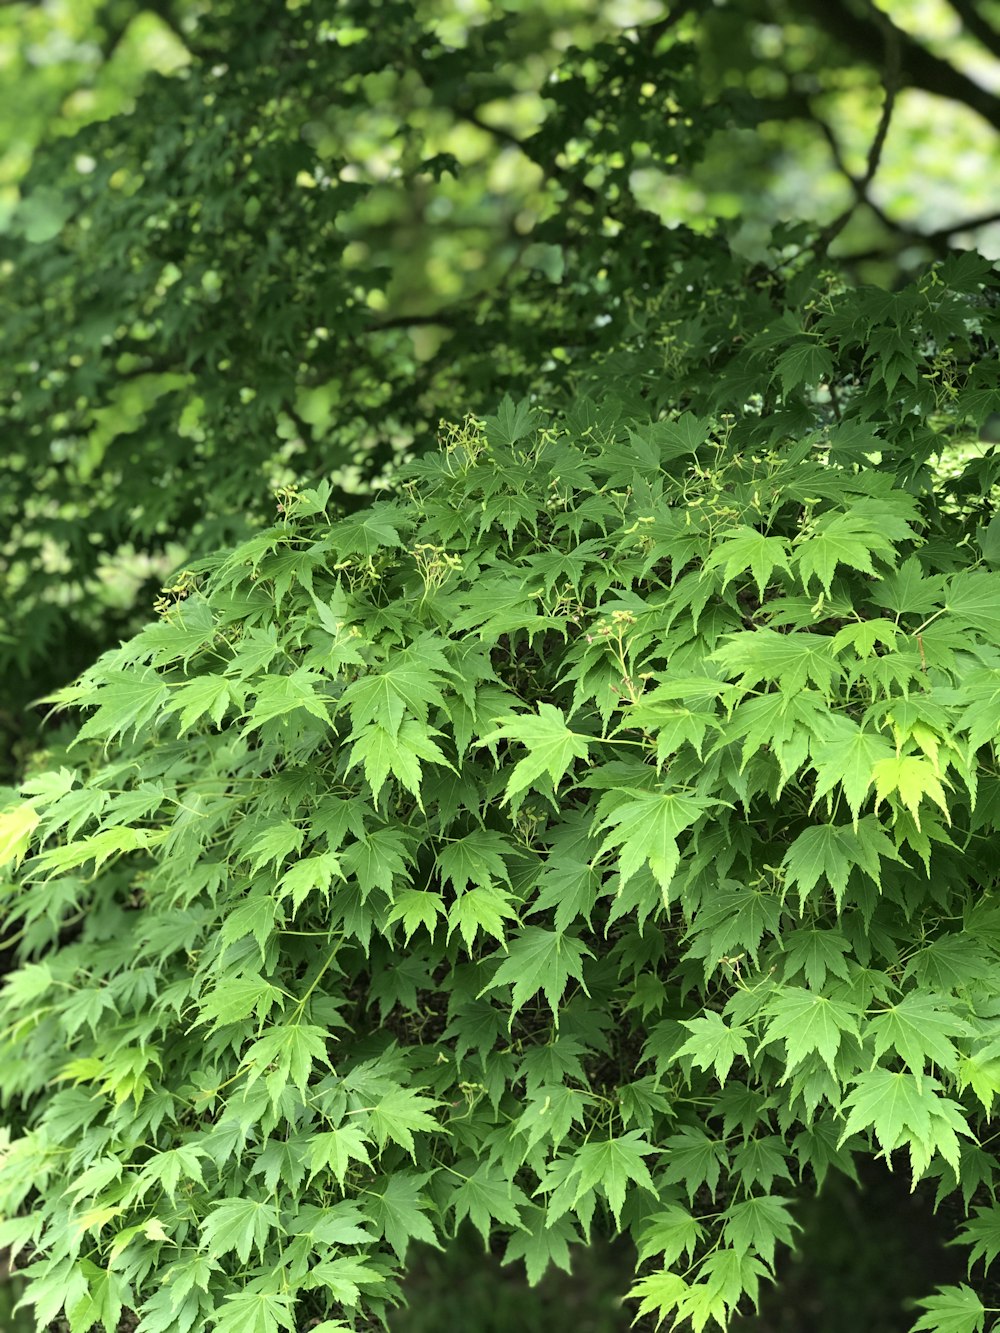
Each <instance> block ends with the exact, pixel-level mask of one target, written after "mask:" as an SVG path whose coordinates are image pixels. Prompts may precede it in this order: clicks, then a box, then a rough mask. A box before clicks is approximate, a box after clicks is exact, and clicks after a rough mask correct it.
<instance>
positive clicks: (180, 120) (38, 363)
mask: <svg viewBox="0 0 1000 1333" xmlns="http://www.w3.org/2000/svg"><path fill="white" fill-rule="evenodd" d="M375 14H376V11H373V10H372V8H371V6H369V5H368V4H360V5H357V6H352V5H350V4H342V5H338V6H336V7H335V8H333V9H332V10H331V9H329V7H327V6H316V7H314V6H310V5H291V6H289V5H286V4H284V3H280V4H279V3H256V4H254V5H251V6H250V7H247V6H245V5H240V6H236V7H233V8H230V7H228V6H227V5H213V6H211V8H210V9H207V8H201V7H199V6H197V5H185V4H176V5H173V6H170V5H161V6H158V7H157V6H145V7H138V6H134V7H133V6H130V5H128V4H124V3H119V4H108V5H102V4H94V5H92V6H89V7H88V6H81V5H76V4H74V5H72V6H67V7H65V8H60V7H58V6H55V7H50V6H46V7H45V8H44V9H41V8H37V7H35V6H30V5H8V6H5V7H4V9H3V10H2V21H3V23H4V25H5V26H4V29H3V31H4V33H5V34H6V35H5V42H6V47H7V50H8V51H9V56H8V68H9V70H10V75H11V76H10V78H9V79H8V80H7V82H6V87H7V89H8V93H7V99H6V102H4V103H3V104H2V105H0V115H6V117H7V122H8V124H9V125H11V127H12V131H13V132H12V133H11V135H10V136H9V138H8V139H7V142H8V144H9V145H10V147H9V148H8V151H7V156H6V157H5V159H4V161H5V166H4V169H3V170H4V173H5V175H6V179H7V181H8V186H7V196H6V197H7V200H8V203H7V215H8V220H7V223H6V227H5V231H4V235H3V242H2V257H3V258H2V262H3V273H4V278H3V286H2V289H0V301H2V303H3V304H2V314H3V339H4V342H3V347H2V349H0V350H2V365H3V371H2V374H3V376H4V384H3V386H2V398H0V400H2V401H3V402H4V403H5V404H6V408H5V412H6V418H7V428H8V439H9V441H10V443H9V445H8V447H7V449H6V450H5V454H4V458H3V461H2V464H0V466H2V468H3V474H2V478H0V480H2V486H0V496H2V500H0V504H2V505H3V506H4V511H3V512H4V521H3V531H4V532H5V534H6V540H5V546H4V561H5V577H4V581H3V593H2V594H0V596H2V604H0V652H2V653H3V654H4V657H3V664H4V668H5V674H6V677H7V679H8V680H10V681H11V686H10V690H11V694H10V704H9V707H8V709H7V712H6V716H7V719H8V725H9V726H10V727H13V728H14V729H15V730H16V729H17V727H18V726H20V725H21V724H22V722H23V720H24V712H23V709H24V706H25V704H26V702H27V701H28V699H29V698H31V697H36V696H37V694H38V692H39V687H40V686H43V687H44V686H50V685H53V684H56V683H58V682H59V681H60V680H64V679H66V678H68V676H69V675H71V674H72V672H73V671H74V670H77V669H80V668H82V667H83V666H84V665H85V664H86V662H87V661H88V660H90V659H92V657H93V656H94V655H95V654H96V653H97V652H98V651H100V649H101V648H103V647H104V646H106V645H107V644H108V643H111V642H114V639H115V636H116V635H118V634H120V633H122V632H123V631H124V629H125V628H126V626H127V625H128V624H130V623H133V622H132V620H131V616H132V606H133V604H134V598H135V596H136V595H137V594H138V596H139V602H138V605H139V607H140V614H142V608H145V607H148V605H149V600H150V597H151V592H152V589H153V587H155V585H156V583H157V581H158V580H160V579H161V578H162V577H164V576H165V575H166V574H167V573H168V572H169V570H170V568H171V567H176V566H177V565H178V564H179V563H180V562H181V560H182V559H183V554H184V553H185V552H186V553H189V554H191V555H192V556H193V555H194V554H197V553H198V552H200V551H204V550H207V549H211V548H212V547H213V546H215V545H217V544H219V543H220V542H223V541H226V540H230V539H232V538H233V537H235V536H236V535H238V534H239V533H241V532H245V531H246V530H248V528H249V527H252V526H253V525H254V524H255V523H258V522H260V521H261V518H262V511H263V509H264V507H265V502H264V500H263V498H262V497H264V496H265V495H266V494H267V492H268V490H269V489H271V488H273V486H274V485H275V484H278V483H280V482H284V481H289V480H292V479H293V478H294V477H295V476H296V475H304V476H305V475H311V474H315V472H316V471H322V472H323V473H325V474H329V475H331V476H332V477H333V478H334V480H335V482H336V484H337V488H338V495H339V496H340V503H343V504H345V505H351V504H355V503H357V501H356V500H352V499H351V498H350V496H351V495H358V494H359V488H360V491H361V493H364V492H365V491H366V490H367V487H368V485H369V484H370V483H371V482H372V480H373V479H375V478H378V477H380V476H383V475H384V474H385V471H386V469H387V468H389V467H391V465H392V463H393V460H395V459H397V458H398V457H400V456H401V455H402V454H405V453H406V452H408V451H410V450H413V449H421V448H424V447H426V446H427V444H428V443H429V442H430V441H431V440H433V438H434V434H435V431H436V429H437V423H438V420H439V418H440V417H441V416H442V415H448V414H449V413H452V412H453V409H454V405H455V404H456V403H459V404H461V405H462V407H463V408H467V409H470V410H477V411H485V410H487V409H489V408H490V407H492V406H493V405H494V404H495V402H496V401H498V399H499V397H500V396H501V395H502V393H504V392H507V391H511V392H514V393H519V392H521V391H523V390H525V389H527V388H528V387H529V386H531V387H533V388H535V389H537V391H539V392H545V393H550V392H553V391H555V392H562V391H564V390H565V389H566V388H568V387H569V386H570V385H571V384H573V383H575V382H576V380H575V379H574V377H575V376H579V374H581V373H585V371H586V367H587V366H588V365H591V364H593V363H594V362H595V361H596V360H599V359H601V358H602V357H603V356H606V355H608V353H609V351H610V350H611V349H616V351H617V352H618V353H621V352H622V351H624V350H625V349H632V350H635V349H637V348H638V347H640V346H643V347H646V348H647V349H648V347H649V344H650V342H651V341H655V339H656V338H657V337H662V330H663V328H664V327H665V321H664V310H665V309H666V308H667V307H668V306H670V305H674V306H676V301H677V296H676V288H678V287H681V288H684V287H685V286H686V285H687V280H688V276H693V277H696V278H698V279H699V280H702V279H701V277H700V275H702V274H707V273H708V272H709V270H711V274H712V276H711V278H710V279H709V280H708V281H707V285H708V287H709V288H712V287H713V286H715V287H717V286H720V285H723V284H725V283H726V282H729V283H730V284H731V285H732V286H733V287H734V288H738V287H741V286H742V282H741V278H740V277H738V276H737V275H738V274H740V275H741V274H742V272H743V258H744V257H745V256H747V255H749V257H750V259H751V261H752V262H754V263H756V264H757V265H758V266H759V271H758V273H757V275H756V278H757V280H758V281H759V279H760V278H761V277H762V275H763V272H764V270H765V269H769V268H771V267H773V262H772V260H769V259H768V257H767V255H768V253H769V252H768V246H771V247H772V249H773V254H774V255H778V254H779V253H780V251H781V247H782V245H783V244H784V243H785V239H786V238H783V237H782V234H781V231H780V226H781V225H782V224H781V219H782V218H784V219H786V221H793V222H794V221H798V220H801V218H802V217H805V218H807V219H809V218H816V219H818V220H819V221H820V222H822V223H823V224H824V225H825V226H827V227H828V233H827V234H825V235H824V237H823V238H822V239H823V245H822V246H821V247H820V249H822V248H823V247H824V246H828V247H829V248H830V249H831V251H832V252H833V253H835V254H836V253H838V252H839V253H840V254H841V255H846V256H848V257H849V256H850V255H852V254H854V255H857V256H858V260H857V270H856V271H857V272H858V274H859V275H860V276H862V277H868V278H870V277H874V278H876V279H878V280H879V281H881V282H883V283H887V284H888V285H890V286H891V285H892V284H893V282H894V281H895V280H896V278H895V277H894V274H897V273H900V272H903V271H905V270H906V269H907V268H909V267H912V266H913V265H914V264H915V263H918V262H921V261H922V260H924V259H926V258H927V257H929V256H932V255H934V254H941V253H943V251H944V249H945V248H946V247H947V245H948V244H949V243H951V242H952V241H955V240H965V241H969V240H973V241H978V242H979V243H980V244H981V245H985V246H986V251H985V252H986V253H987V254H989V253H990V250H989V246H990V245H991V244H996V242H995V241H994V240H993V239H992V238H993V236H994V232H995V231H996V228H995V227H994V228H993V230H992V231H991V230H990V226H989V223H988V218H989V217H991V216H992V214H993V213H995V212H996V207H997V205H996V200H995V199H994V198H992V197H991V196H992V181H993V180H995V179H996V174H997V173H996V146H995V119H996V107H995V100H996V94H995V93H994V92H992V91H990V89H991V87H993V88H995V87H996V82H997V75H996V70H997V64H996V60H995V47H996V38H995V33H994V29H993V27H992V26H991V22H992V19H993V18H994V17H995V14H994V11H993V10H992V9H991V8H990V7H989V6H988V5H985V4H984V5H982V7H981V8H976V7H975V6H974V5H973V4H972V3H971V0H968V2H967V3H965V4H963V5H961V6H955V7H954V8H952V7H950V6H948V5H945V4H943V3H942V4H939V5H937V6H934V5H926V6H924V7H922V8H920V9H919V10H918V9H917V8H916V7H914V6H913V5H912V4H909V3H908V4H906V5H902V6H900V7H899V12H898V13H896V12H895V11H893V16H892V17H887V16H885V15H882V16H880V15H879V13H878V12H876V11H870V12H869V11H868V10H867V9H866V8H865V7H864V5H861V6H860V7H858V8H857V10H855V9H852V7H851V5H850V4H848V3H843V4H835V5H819V6H816V7H815V8H811V7H809V6H806V5H795V4H782V5H778V6H774V5H770V4H768V5H756V6H755V5H754V4H752V3H749V2H748V0H743V2H742V3H732V4H727V5H725V6H721V7H719V6H715V5H708V4H697V3H692V4H678V5H675V6H672V7H662V6H657V5H655V4H654V5H641V4H638V5H630V4H627V3H626V4H622V5H620V6H617V7H615V6H608V5H605V4H602V5H597V4H593V3H584V4H574V5H567V4H566V3H563V0H558V2H556V0H551V2H550V3H545V4H533V5H532V6H530V7H529V8H519V7H516V6H513V7H510V8H507V7H504V6H496V5H492V4H479V5H472V6H470V7H468V10H467V11H464V10H463V11H462V12H456V11H455V10H454V9H453V7H451V6H435V5H434V4H413V3H409V2H407V3H397V4H389V5H385V6H380V7H379V9H378V11H377V22H375ZM925 25H926V26H925ZM925 31H926V34H927V36H926V37H925V36H924V33H925ZM911 33H916V34H917V35H915V36H914V35H911ZM747 53H750V55H751V59H750V60H749V61H748V59H747ZM880 117H881V119H882V120H883V121H884V125H883V132H882V133H878V132H877V131H878V127H879V124H880ZM15 127H16V128H15ZM37 145H42V146H40V147H37V151H35V150H36V146H37ZM32 153H33V156H32ZM29 160H30V161H31V162H32V165H31V166H30V168H26V166H25V164H26V162H28V161H29ZM15 187H16V189H17V194H18V196H19V198H20V202H19V203H16V205H13V200H14V195H13V193H12V190H13V189H14V188H15ZM984 219H987V220H984ZM776 225H777V226H778V228H779V230H778V231H775V226H776ZM834 233H836V234H834ZM803 239H804V237H803V236H799V237H798V238H797V240H792V241H790V242H789V243H790V245H791V249H790V250H789V251H788V253H789V254H790V253H792V252H793V251H794V248H795V246H796V245H798V246H801V245H802V242H803ZM774 247H776V248H774ZM813 254H814V255H815V254H816V252H815V251H814V252H813ZM806 257H808V256H806ZM692 265H693V267H691V266H692ZM685 266H688V269H689V274H688V273H685ZM727 274H728V275H729V276H728V277H727ZM682 276H683V278H684V280H683V281H682V280H681V279H682ZM755 290H756V292H757V294H758V296H759V295H760V294H761V293H762V292H763V291H764V288H763V287H760V286H758V288H756V289H755ZM737 299H738V300H739V301H740V303H741V305H743V304H745V303H746V301H747V300H748V299H749V297H748V296H746V295H744V294H743V293H742V291H741V292H740V294H739V295H738V297H737ZM768 299H769V298H768ZM687 304H688V305H689V306H690V307H691V313H692V316H693V317H694V318H699V317H703V315H704V312H703V310H702V309H701V307H700V305H699V304H698V303H697V302H688V303H687ZM733 314H734V316H735V317H736V321H737V323H738V322H739V321H741V320H742V319H743V318H744V316H743V314H742V312H740V313H738V314H737V312H735V311H734V312H733ZM654 331H655V332H654ZM732 336H733V335H732V334H730V335H729V337H730V340H731V339H732ZM737 336H739V335H737ZM656 356H659V353H657V354H656ZM685 387H686V386H685ZM679 401H680V400H679ZM143 581H144V582H143ZM18 676H20V678H21V679H22V681H23V684H22V685H21V686H20V687H18V686H17V685H16V683H15V682H16V679H17V678H18Z"/></svg>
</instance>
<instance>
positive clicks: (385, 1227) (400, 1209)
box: [365, 1169, 441, 1263]
mask: <svg viewBox="0 0 1000 1333" xmlns="http://www.w3.org/2000/svg"><path fill="white" fill-rule="evenodd" d="M429 1179H430V1175H429V1173H428V1172H419V1173H415V1172H413V1171H405V1170H400V1169H396V1170H394V1171H393V1172H392V1174H391V1175H389V1176H387V1177H386V1178H385V1180H384V1181H383V1182H382V1183H381V1184H380V1186H379V1187H378V1188H377V1189H372V1190H369V1191H367V1192H366V1195H365V1209H366V1211H367V1213H368V1216H369V1217H370V1219H371V1224H372V1226H373V1227H375V1229H376V1231H377V1232H378V1234H379V1235H380V1236H384V1237H385V1239H386V1242H387V1244H389V1245H390V1246H391V1247H392V1249H393V1250H394V1251H395V1253H396V1256H397V1258H398V1259H399V1261H400V1263H403V1262H405V1260H406V1252H407V1250H408V1249H409V1247H410V1244H411V1243H412V1242H413V1241H422V1242H423V1243H424V1244H426V1245H432V1246H434V1247H435V1248H436V1249H440V1248H441V1246H440V1243H439V1241H438V1238H437V1234H436V1232H435V1230H434V1225H433V1223H432V1222H431V1220H430V1218H429V1217H428V1216H427V1213H428V1212H429V1211H430V1210H431V1209H432V1207H433V1205H432V1203H431V1201H430V1199H429V1198H428V1197H427V1195H426V1194H425V1193H424V1186H425V1185H426V1183H427V1181H428V1180H429Z"/></svg>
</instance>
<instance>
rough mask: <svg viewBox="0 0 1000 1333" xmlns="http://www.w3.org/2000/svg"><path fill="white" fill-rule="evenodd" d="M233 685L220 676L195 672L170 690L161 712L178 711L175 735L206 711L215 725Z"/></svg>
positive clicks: (227, 700)
mask: <svg viewBox="0 0 1000 1333" xmlns="http://www.w3.org/2000/svg"><path fill="white" fill-rule="evenodd" d="M234 688H238V687H234V686H232V685H231V684H230V682H229V681H228V680H226V679H225V678H224V677H223V676H196V677H195V678H194V680H190V681H187V682H186V683H185V684H183V685H180V686H178V687H177V689H176V690H174V692H173V694H172V695H171V697H170V699H169V700H168V701H167V703H166V704H165V706H164V709H163V712H164V714H165V715H169V714H170V713H180V719H179V721H178V727H177V734H178V736H183V735H184V733H185V732H186V731H189V730H190V729H191V727H193V726H194V724H195V723H196V722H197V721H198V719H199V718H202V717H204V716H205V714H206V713H207V714H208V716H209V717H210V718H211V720H212V721H213V722H214V723H215V725H216V726H217V727H218V726H221V724H222V719H223V717H224V716H225V713H226V709H227V708H228V707H229V704H230V702H231V700H232V698H233V689H234Z"/></svg>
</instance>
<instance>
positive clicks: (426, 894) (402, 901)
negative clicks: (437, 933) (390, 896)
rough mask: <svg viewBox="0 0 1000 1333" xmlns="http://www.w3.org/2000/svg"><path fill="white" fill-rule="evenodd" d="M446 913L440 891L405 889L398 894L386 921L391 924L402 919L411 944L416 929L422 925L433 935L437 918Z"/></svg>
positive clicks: (407, 939)
mask: <svg viewBox="0 0 1000 1333" xmlns="http://www.w3.org/2000/svg"><path fill="white" fill-rule="evenodd" d="M444 914H445V905H444V903H443V902H442V901H441V895H440V894H439V893H433V892H432V891H431V890H429V889H403V890H402V891H401V892H400V893H398V894H397V895H396V901H395V903H394V904H393V907H392V910H391V911H390V913H389V915H388V916H387V917H386V923H387V924H389V925H391V924H392V922H393V921H402V923H403V932H404V935H405V937H406V942H407V944H409V942H410V940H411V939H412V938H413V933H414V931H415V930H417V929H418V927H420V926H423V927H424V929H425V930H426V931H427V933H428V935H431V936H433V934H434V927H435V926H436V925H437V919H438V917H439V916H444Z"/></svg>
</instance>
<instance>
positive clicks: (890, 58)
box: [813, 11, 900, 255]
mask: <svg viewBox="0 0 1000 1333" xmlns="http://www.w3.org/2000/svg"><path fill="white" fill-rule="evenodd" d="M876 12H877V11H876ZM882 31H883V34H884V36H885V74H884V76H883V80H882V86H883V88H884V90H885V96H884V98H883V101H882V114H881V116H880V117H879V122H878V129H877V130H876V131H875V138H874V139H873V140H872V143H871V147H870V148H869V150H868V161H867V163H866V165H865V172H864V175H863V176H861V177H860V179H855V177H854V176H853V175H852V174H851V173H850V172H847V171H846V168H844V170H845V174H846V175H847V177H848V179H849V180H850V181H851V184H852V185H853V186H854V194H855V197H854V199H853V200H852V201H851V203H850V204H849V205H848V206H847V208H845V209H844V211H843V212H842V213H840V214H839V215H838V216H837V217H835V218H834V219H833V221H832V222H831V223H829V224H828V225H827V226H826V227H824V228H823V230H822V231H821V232H820V235H819V239H818V240H817V242H816V245H815V246H814V247H813V248H814V250H815V252H816V254H817V255H824V254H826V252H827V250H828V249H829V248H830V246H831V245H832V244H833V242H834V241H835V240H836V239H837V237H838V236H839V235H840V233H841V232H842V231H843V230H844V228H845V227H846V226H847V224H848V223H849V222H850V220H851V218H852V217H853V216H854V214H855V212H856V211H857V208H858V206H859V204H862V203H868V202H869V201H868V187H869V186H870V185H871V183H872V181H873V180H874V179H875V175H876V172H877V171H878V168H879V163H880V162H881V160H882V149H883V148H884V147H885V140H886V135H887V134H888V133H889V125H890V123H891V121H892V113H893V110H894V109H895V106H896V93H897V91H898V89H899V82H900V42H899V37H898V36H897V34H896V30H895V28H893V27H891V26H890V25H888V24H883V25H882ZM832 142H833V140H832V135H831V143H832Z"/></svg>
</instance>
